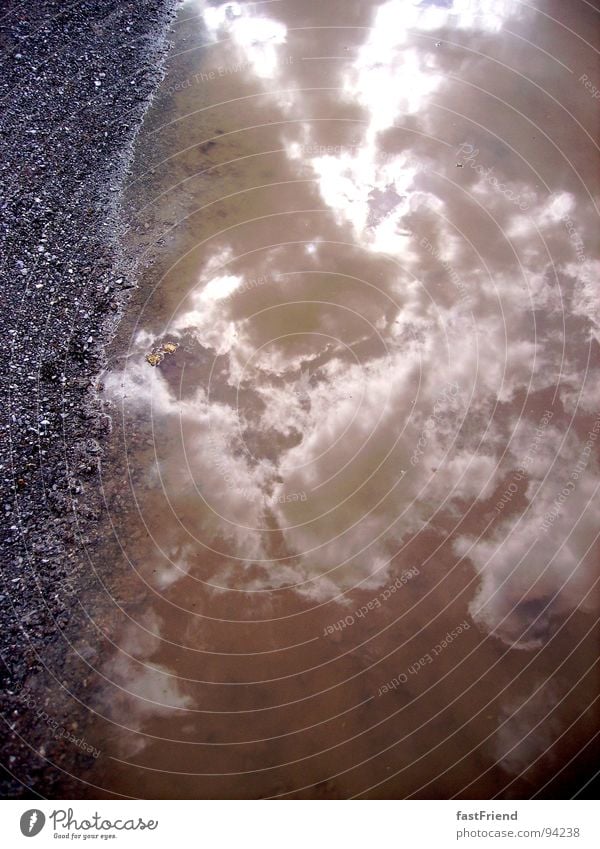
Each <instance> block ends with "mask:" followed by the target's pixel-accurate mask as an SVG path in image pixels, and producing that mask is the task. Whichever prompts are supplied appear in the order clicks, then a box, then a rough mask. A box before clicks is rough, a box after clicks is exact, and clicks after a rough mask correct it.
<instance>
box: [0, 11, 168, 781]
mask: <svg viewBox="0 0 600 849" xmlns="http://www.w3.org/2000/svg"><path fill="white" fill-rule="evenodd" d="M174 6H175V3H174V2H173V0H136V2H131V3H124V2H120V0H94V1H93V2H76V3H60V2H51V1H50V0H36V2H35V3H21V2H13V3H5V4H3V9H2V11H1V13H0V50H1V53H2V58H3V61H2V70H1V71H0V101H1V107H0V110H1V114H2V117H1V119H0V146H1V156H0V168H1V172H2V174H1V177H2V184H3V186H4V190H3V193H2V200H1V209H0V267H1V277H2V281H1V286H0V298H1V304H0V340H1V346H2V348H1V350H2V366H1V368H0V386H1V391H2V397H3V402H2V413H1V415H2V420H1V428H2V433H1V439H0V475H1V478H0V479H1V482H2V492H3V497H2V507H1V511H2V516H3V521H2V533H1V540H0V545H1V547H2V585H1V588H0V626H1V627H0V633H1V658H0V676H1V679H2V680H1V686H2V720H3V731H2V734H1V738H2V748H1V752H0V763H1V764H2V766H3V774H2V776H1V778H0V792H2V795H4V796H8V797H15V796H17V797H21V796H37V795H40V796H49V797H52V796H55V797H56V796H58V797H60V796H63V797H64V796H65V795H66V794H67V793H68V790H69V778H68V775H69V772H70V768H71V766H72V760H73V758H75V757H79V756H81V752H80V749H79V748H78V747H77V746H72V745H71V746H66V745H65V746H63V747H62V748H59V749H58V750H57V748H56V746H55V747H54V749H53V753H52V757H53V764H58V768H55V767H54V766H53V767H52V768H50V767H49V762H48V761H47V760H45V757H46V754H47V752H46V744H45V743H44V737H50V736H51V735H49V734H48V729H47V727H46V728H44V727H43V726H44V722H43V716H42V713H43V710H44V709H47V705H45V703H44V698H43V694H40V697H39V700H38V701H39V705H40V709H39V710H34V709H32V705H31V701H30V700H29V701H27V702H25V701H24V699H23V693H24V692H26V690H27V687H28V681H29V680H30V679H31V678H32V677H34V678H35V677H36V675H37V676H38V677H39V674H40V673H43V674H44V675H50V676H51V677H52V678H53V679H54V680H55V681H57V682H60V679H61V675H62V672H63V670H64V669H65V668H66V666H67V664H68V659H69V646H70V645H71V641H72V640H73V639H76V631H77V628H78V623H77V610H78V609H79V606H78V604H77V601H78V599H79V597H80V595H81V594H82V593H85V588H86V577H87V575H86V556H85V549H86V546H87V545H90V544H93V540H94V530H95V527H96V523H97V520H98V518H99V515H100V512H101V503H100V499H99V492H98V487H97V481H98V468H99V463H100V462H101V458H102V453H103V445H104V444H105V440H106V437H107V435H108V434H109V432H110V420H109V419H108V418H107V417H106V416H103V415H102V414H101V412H100V409H99V403H98V402H97V401H96V399H95V379H96V375H97V374H98V372H99V370H100V368H101V367H102V362H103V346H104V344H105V342H106V341H107V340H108V339H109V338H110V336H111V334H112V333H113V331H114V328H115V327H116V325H117V323H118V319H119V315H120V313H121V311H122V309H123V307H124V306H125V305H126V303H127V299H128V297H129V294H128V293H130V292H131V291H132V289H133V287H134V286H135V271H134V269H135V262H134V259H133V258H127V257H125V256H123V255H122V254H121V253H120V252H119V250H118V247H117V239H118V233H119V227H120V224H119V221H120V219H119V198H120V190H121V187H122V185H123V181H124V178H125V176H126V173H127V168H128V165H129V162H130V158H131V151H132V145H133V141H134V139H135V135H136V133H137V131H138V129H139V127H140V125H141V122H142V120H143V116H144V112H145V110H146V108H147V106H148V103H149V101H150V99H151V97H152V94H153V92H154V91H155V89H156V86H157V84H158V82H159V81H160V79H161V75H162V70H161V68H162V61H163V59H164V56H165V54H166V51H167V49H168V43H169V42H168V24H169V21H170V19H171V13H172V11H173V8H174ZM73 705H74V703H73V702H72V703H71V705H70V708H69V722H70V725H71V726H72V727H73V728H77V725H78V723H77V717H76V716H74V712H75V714H76V705H75V707H74V706H73ZM53 710H54V713H56V714H59V713H60V709H59V706H58V705H54V708H53ZM41 726H42V727H41ZM52 742H53V743H55V742H56V741H55V740H53V741H52Z"/></svg>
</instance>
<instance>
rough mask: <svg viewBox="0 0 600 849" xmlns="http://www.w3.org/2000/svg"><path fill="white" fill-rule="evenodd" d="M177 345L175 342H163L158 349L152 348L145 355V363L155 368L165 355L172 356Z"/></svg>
mask: <svg viewBox="0 0 600 849" xmlns="http://www.w3.org/2000/svg"><path fill="white" fill-rule="evenodd" d="M178 347H179V345H178V344H177V342H163V344H162V345H160V347H158V348H153V349H152V350H151V351H150V353H148V354H146V362H147V363H150V365H151V366H157V365H158V364H159V363H161V362H162V361H163V360H164V358H165V354H174V353H175V351H176V350H177V348H178Z"/></svg>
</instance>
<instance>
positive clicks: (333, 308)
mask: <svg viewBox="0 0 600 849" xmlns="http://www.w3.org/2000/svg"><path fill="white" fill-rule="evenodd" d="M596 21H597V12H595V11H594V10H593V9H592V8H591V6H585V5H584V4H560V3H557V2H541V3H539V4H538V10H537V11H536V10H534V9H533V7H531V6H527V5H525V4H521V3H517V2H511V0H506V2H498V3H489V2H478V1H477V0H471V2H459V0H454V2H451V0H448V2H422V3H416V2H408V0H407V2H398V0H390V2H386V3H378V2H351V0H344V2H329V3H322V2H311V0H282V1H281V2H269V3H254V4H247V3H240V4H237V3H226V4H223V5H208V4H203V3H200V2H188V3H185V4H184V5H183V6H182V7H181V10H180V13H179V17H178V19H177V22H176V25H175V27H174V31H173V35H172V39H173V48H172V51H171V54H170V57H169V60H168V72H167V75H166V78H165V80H164V82H163V84H162V86H161V88H160V91H159V92H158V95H157V97H156V99H155V101H154V104H153V105H152V107H151V110H150V112H149V114H148V116H147V120H146V122H145V125H144V128H143V131H142V133H141V135H140V138H139V141H138V146H137V153H136V161H135V163H134V168H133V174H132V181H131V183H130V185H129V187H128V190H127V196H126V206H125V208H126V213H127V215H128V216H129V220H130V223H131V229H130V231H129V233H128V235H127V237H126V240H130V241H131V243H132V244H133V245H134V246H136V247H137V248H141V249H143V250H144V251H145V254H144V256H145V259H144V270H143V272H142V274H141V280H140V288H139V289H138V290H137V291H136V292H135V294H134V296H133V298H132V300H131V304H130V307H129V310H128V314H127V316H126V318H125V320H124V322H123V324H122V325H121V328H120V330H119V333H118V335H117V338H116V339H115V342H114V344H113V345H112V348H111V351H110V365H109V368H108V369H107V371H106V373H105V374H104V375H102V376H101V382H102V386H103V389H102V396H103V397H104V399H105V405H106V412H107V413H108V414H109V415H110V416H111V417H112V419H113V426H114V437H113V444H112V449H111V455H110V456H109V457H107V458H106V460H105V462H104V467H103V481H104V487H105V494H106V498H107V503H108V505H109V508H110V525H108V524H107V531H106V542H105V544H104V545H101V546H98V547H97V548H96V549H95V550H94V551H93V553H92V561H93V563H94V562H95V564H96V566H95V568H97V574H101V575H102V576H103V578H102V580H103V581H104V585H103V586H104V588H103V590H102V592H104V593H105V597H106V598H108V599H110V605H109V606H110V615H108V616H105V617H100V618H99V619H97V620H94V621H93V626H91V627H92V631H93V632H94V633H95V640H96V648H97V650H98V651H99V652H100V655H101V657H102V661H101V662H100V663H99V664H97V665H96V669H95V671H93V672H90V675H89V682H88V685H87V692H88V693H89V697H88V701H87V705H88V707H89V708H90V709H91V712H90V722H89V728H88V729H87V732H86V733H87V735H88V737H89V739H90V740H91V741H93V743H94V745H96V746H98V747H99V748H100V749H101V752H102V755H101V757H99V758H97V759H96V760H95V761H94V764H93V766H92V768H91V769H89V770H88V771H87V772H86V773H85V774H84V775H82V776H81V777H82V778H83V779H84V780H85V781H86V782H87V784H86V785H85V786H86V788H87V789H86V791H85V792H87V793H88V794H89V795H92V796H94V795H105V796H130V797H151V798H152V797H154V798H163V797H174V798H204V797H207V798H219V797H225V798H262V797H292V798H315V797H316V798H347V797H355V796H356V797H371V798H386V797H387V798H390V797H402V798H403V797H408V796H412V797H417V798H439V797H453V796H459V797H463V798H464V797H466V798H469V797H475V798H477V797H481V798H485V797H488V798H491V797H500V798H510V797H518V796H531V795H535V794H538V795H541V796H552V795H571V793H572V792H575V791H576V790H578V789H579V788H580V787H581V785H582V784H583V783H584V779H585V777H586V776H588V775H589V774H590V773H589V770H590V768H591V767H590V765H591V764H592V763H593V759H594V757H595V754H596V753H597V747H596V745H595V735H596V734H597V733H598V731H599V730H600V723H599V712H598V709H597V703H596V701H595V700H596V699H597V698H598V693H599V688H598V684H599V680H598V674H597V668H596V658H597V646H598V627H597V612H598V597H597V591H596V581H597V578H598V545H597V533H598V527H599V524H598V513H599V508H598V500H597V497H596V488H597V485H598V481H599V478H598V451H597V442H596V435H597V431H598V429H600V420H599V419H598V416H599V415H600V393H599V392H598V366H599V357H598V322H599V315H598V308H597V300H596V298H597V295H596V292H595V289H594V285H593V284H594V281H595V280H597V274H598V268H599V267H600V266H599V263H598V260H599V257H598V247H599V246H598V238H597V218H596V216H597V209H596V206H595V201H596V200H597V198H598V196H599V191H598V190H599V186H598V175H599V171H598V148H597V146H596V143H595V137H596V134H597V129H598V119H597V115H598V111H597V110H598V104H597V100H595V99H594V95H593V92H592V90H591V89H590V87H589V86H587V87H586V85H585V80H584V81H580V77H581V76H582V75H583V74H586V75H587V78H588V79H589V80H591V81H592V82H595V84H596V85H600V73H599V71H598V64H597V62H596V59H595V53H594V50H593V48H592V46H591V45H589V44H588V42H590V41H591V40H593V39H592V36H593V35H595V36H596V39H597V35H598V28H597V24H596ZM165 343H173V345H176V346H177V348H176V350H175V351H174V352H165V351H164V349H161V346H162V345H163V344H165ZM152 353H154V354H155V355H157V356H158V358H159V360H160V361H159V362H158V364H157V365H155V366H152V365H150V364H149V362H148V361H147V360H146V357H147V355H148V354H152ZM106 564H110V569H107V565H106ZM107 573H109V574H108V576H107ZM91 619H93V616H92V617H91ZM107 623H108V624H107Z"/></svg>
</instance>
